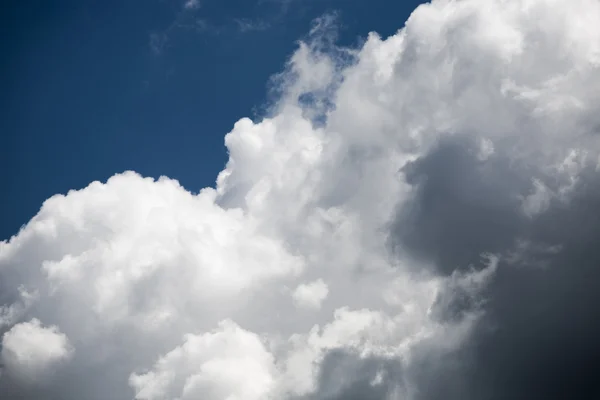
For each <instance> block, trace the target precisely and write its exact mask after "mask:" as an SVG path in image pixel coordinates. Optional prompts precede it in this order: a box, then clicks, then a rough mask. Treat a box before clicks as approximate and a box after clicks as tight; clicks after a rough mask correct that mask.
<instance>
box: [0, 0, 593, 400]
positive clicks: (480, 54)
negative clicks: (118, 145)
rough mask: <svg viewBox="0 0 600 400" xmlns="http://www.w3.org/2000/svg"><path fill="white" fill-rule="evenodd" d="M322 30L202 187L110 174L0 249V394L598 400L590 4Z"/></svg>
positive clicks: (457, 12) (436, 11)
mask: <svg viewBox="0 0 600 400" xmlns="http://www.w3.org/2000/svg"><path fill="white" fill-rule="evenodd" d="M331 23H332V20H331V19H329V18H323V19H320V20H319V21H317V23H316V24H315V28H314V29H313V30H312V31H311V33H310V35H309V38H308V40H307V41H306V42H305V43H302V44H301V45H300V46H299V49H298V50H297V51H296V52H295V53H294V54H293V55H292V57H291V58H290V61H289V63H288V68H287V69H286V71H284V72H283V73H282V74H281V75H279V76H278V77H277V79H275V80H274V82H276V84H277V85H278V87H277V89H278V90H279V93H280V96H279V98H278V100H277V101H276V102H275V103H274V104H273V106H272V109H271V112H270V115H268V116H267V117H266V118H264V119H262V120H260V121H252V120H250V119H247V118H243V119H241V120H239V121H238V122H237V123H236V124H235V126H234V127H233V129H232V131H231V132H229V133H228V134H227V135H226V136H225V143H226V146H227V148H228V150H229V161H228V163H227V166H226V167H225V169H224V170H223V171H222V172H221V173H220V174H219V176H218V178H217V182H216V186H215V188H204V189H202V190H200V191H199V192H198V193H196V194H194V193H191V192H189V191H187V190H185V189H184V188H182V187H181V186H180V185H179V184H178V183H177V182H176V181H174V180H171V179H168V178H161V179H159V180H153V179H150V178H143V177H141V176H139V175H137V174H135V173H133V172H127V173H123V174H118V175H115V176H113V177H112V178H110V179H109V180H108V181H107V182H106V183H100V182H94V183H91V184H90V185H89V186H88V187H86V188H84V189H81V190H76V191H71V192H69V193H68V194H66V195H57V196H54V197H52V198H50V199H48V200H47V201H46V202H45V203H44V205H43V206H42V208H41V210H40V212H39V213H38V214H37V215H36V216H35V217H34V218H33V219H32V220H31V221H30V222H29V223H28V224H27V225H26V226H24V228H23V229H22V230H21V231H20V232H19V233H18V234H17V235H15V236H14V237H13V238H11V239H10V240H9V241H5V242H2V243H0V304H1V307H0V334H1V335H2V350H1V352H0V354H1V357H2V363H3V364H2V369H3V371H2V376H1V377H0V391H2V392H3V393H9V394H11V396H13V397H14V398H25V399H38V398H39V399H41V398H56V399H65V400H70V399H80V398H86V399H91V400H94V399H105V398H114V399H124V398H132V397H135V398H137V399H140V400H158V399H193V398H194V399H195V398H199V397H202V398H206V399H209V400H213V399H214V400H217V399H218V400H221V399H222V400H246V399H250V400H252V399H273V400H284V399H290V400H292V399H293V400H300V399H312V400H325V399H328V400H334V399H357V400H358V399H361V400H362V399H375V400H396V399H410V400H421V399H423V400H429V399H432V400H433V399H442V398H443V399H506V398H511V399H531V398H549V397H556V396H559V397H560V396H563V397H566V396H571V395H572V394H573V393H575V392H578V393H581V395H580V396H579V397H581V398H595V397H593V395H594V393H596V394H597V393H598V391H597V390H598V389H596V387H597V386H596V384H595V381H594V376H593V373H592V372H591V371H592V370H593V369H592V368H591V367H590V366H591V365H594V363H595V362H596V361H597V360H598V359H600V346H599V345H598V343H597V339H596V338H597V337H598V336H599V334H600V323H598V322H597V321H600V315H599V313H600V312H599V311H598V310H597V307H596V306H595V305H596V304H597V303H598V301H599V300H600V298H599V297H600V295H599V294H597V293H600V292H599V291H598V290H597V284H596V282H598V278H600V273H599V272H598V271H600V269H599V267H598V266H599V265H600V252H599V251H598V250H597V246H595V244H596V240H597V238H598V237H600V220H598V217H597V215H600V214H599V213H598V211H600V192H599V191H598V189H597V188H598V187H600V186H599V185H598V184H599V183H600V182H599V175H598V169H599V168H600V167H599V160H600V158H599V155H600V152H599V141H598V136H597V135H598V127H599V126H600V120H599V117H598V113H597V112H596V110H597V109H598V106H600V96H599V95H598V93H600V72H599V71H600V3H598V2H597V1H595V0H569V1H567V0H527V1H526V0H513V1H511V2H507V1H501V0H462V1H458V0H437V1H433V2H432V3H430V4H426V5H422V6H420V7H419V8H417V9H416V10H415V11H414V13H413V14H412V15H411V17H410V19H409V20H408V21H407V22H406V25H405V27H404V28H403V29H401V30H399V31H398V33H397V34H396V35H393V36H391V37H389V38H387V39H382V38H380V37H378V36H377V35H376V34H371V35H370V36H369V37H368V39H367V40H366V42H365V43H364V44H363V45H362V46H361V47H360V48H357V49H342V48H338V47H336V46H335V42H334V40H333V39H332V36H331ZM41 343H44V345H43V346H42V345H41ZM48 370H52V374H51V377H49V378H47V379H43V378H41V375H44V374H45V372H46V371H48ZM594 390H595V391H596V392H594Z"/></svg>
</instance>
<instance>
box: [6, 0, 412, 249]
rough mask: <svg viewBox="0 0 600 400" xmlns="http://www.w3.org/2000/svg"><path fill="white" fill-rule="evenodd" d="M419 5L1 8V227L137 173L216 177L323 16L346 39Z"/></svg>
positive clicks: (194, 183)
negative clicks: (57, 197) (227, 138)
mask: <svg viewBox="0 0 600 400" xmlns="http://www.w3.org/2000/svg"><path fill="white" fill-rule="evenodd" d="M418 3H419V2H418V1H388V0H370V1H363V0H346V1H341V0H338V1H332V0H292V1H287V2H285V3H283V2H281V1H278V0H258V1H249V0H237V1H234V0H225V1H216V0H205V1H203V2H202V4H201V5H200V6H199V7H188V8H186V7H185V1H181V0H143V1H142V0H130V1H118V2H117V1H114V2H105V1H90V0H61V1H57V0H54V1H52V0H51V1H34V2H13V5H12V7H7V8H5V9H4V11H3V13H2V29H3V30H4V35H3V36H4V37H5V38H10V39H8V40H3V41H2V44H0V46H1V51H2V54H3V60H4V62H3V63H2V74H1V75H0V79H2V88H3V90H2V92H1V94H0V98H1V100H2V107H1V111H0V112H1V113H2V115H1V116H0V121H1V122H0V123H1V125H0V130H1V132H2V135H3V145H2V147H1V152H2V153H1V157H0V163H1V167H2V170H3V171H4V173H3V174H2V177H1V178H0V179H1V181H0V185H1V187H2V188H3V196H2V200H1V201H2V204H1V207H0V210H1V211H0V213H1V214H0V221H1V223H0V237H2V238H3V239H6V238H8V237H10V236H11V235H13V234H15V233H17V231H18V229H19V227H20V226H21V225H22V224H23V223H25V222H26V221H28V220H29V219H30V218H31V217H32V216H33V215H34V214H35V213H36V212H37V211H38V209H39V207H40V206H41V204H42V202H43V201H44V200H45V199H47V198H48V197H50V196H52V195H53V194H55V193H66V192H67V191H68V190H69V189H77V188H82V187H85V186H86V185H87V184H88V183H90V182H91V181H94V180H106V179H107V178H108V177H110V176H112V175H113V174H115V173H119V172H123V171H125V170H135V171H137V172H139V173H141V174H143V175H145V176H153V177H158V176H160V175H167V176H169V177H172V178H175V179H178V180H179V181H180V182H181V183H182V184H183V185H184V186H185V187H186V188H187V189H189V190H191V191H194V192H195V191H197V190H198V189H200V188H202V187H205V186H210V185H213V182H214V180H215V177H216V174H217V173H218V172H219V171H220V170H221V169H222V167H223V165H224V163H225V162H226V153H225V147H224V145H223V136H224V135H225V134H226V133H227V132H228V131H229V130H230V129H231V128H232V126H233V124H234V122H235V121H237V120H238V119H239V118H241V117H244V116H251V117H252V116H256V115H257V113H259V112H260V106H261V105H263V104H265V102H266V101H267V85H268V80H269V77H270V76H271V75H272V74H274V73H276V72H279V71H280V70H281V69H282V68H283V65H284V63H285V60H286V58H287V57H288V56H289V55H290V54H291V52H292V51H293V50H294V48H295V46H296V41H297V40H298V39H301V38H302V36H303V35H305V34H306V33H307V31H308V29H309V27H310V22H311V20H313V19H314V18H316V17H318V16H320V15H322V14H324V13H328V12H337V13H339V20H340V23H341V29H340V41H341V42H342V43H345V44H352V43H355V42H356V41H357V40H358V39H359V38H361V37H365V36H366V34H367V33H368V32H369V31H377V32H379V33H380V34H381V35H383V36H387V35H389V34H392V33H394V32H395V31H396V30H397V29H399V28H400V27H401V26H402V25H403V23H404V21H405V20H406V18H407V16H408V15H409V14H410V12H412V10H414V8H415V6H416V5H417V4H418Z"/></svg>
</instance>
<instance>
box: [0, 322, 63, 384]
mask: <svg viewBox="0 0 600 400" xmlns="http://www.w3.org/2000/svg"><path fill="white" fill-rule="evenodd" d="M72 352H73V349H72V347H71V345H70V343H69V339H68V338H67V337H66V336H65V335H64V334H63V333H61V332H60V331H59V330H58V328H57V327H56V326H50V327H44V326H42V324H41V322H40V321H39V320H37V319H35V318H34V319H32V320H31V321H29V322H21V323H18V324H16V325H14V326H13V327H12V328H11V329H10V330H9V331H8V332H6V333H5V334H4V335H3V336H2V352H1V353H0V359H2V363H3V364H4V365H5V366H6V368H7V370H8V371H9V372H10V373H11V374H13V375H14V377H15V378H17V379H19V380H25V381H27V383H32V382H34V381H36V380H40V379H44V378H46V377H47V375H48V374H49V373H50V372H51V370H52V368H55V367H56V366H57V364H59V363H60V362H62V361H65V360H67V359H68V358H69V357H70V356H71V353H72Z"/></svg>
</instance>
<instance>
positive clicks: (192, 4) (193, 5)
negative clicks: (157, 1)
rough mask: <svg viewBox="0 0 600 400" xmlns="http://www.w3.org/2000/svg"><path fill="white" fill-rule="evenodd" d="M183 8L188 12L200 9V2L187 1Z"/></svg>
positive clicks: (197, 0)
mask: <svg viewBox="0 0 600 400" xmlns="http://www.w3.org/2000/svg"><path fill="white" fill-rule="evenodd" d="M183 8H185V9H188V10H195V9H197V8H200V1H199V0H187V1H186V2H185V3H184V4H183Z"/></svg>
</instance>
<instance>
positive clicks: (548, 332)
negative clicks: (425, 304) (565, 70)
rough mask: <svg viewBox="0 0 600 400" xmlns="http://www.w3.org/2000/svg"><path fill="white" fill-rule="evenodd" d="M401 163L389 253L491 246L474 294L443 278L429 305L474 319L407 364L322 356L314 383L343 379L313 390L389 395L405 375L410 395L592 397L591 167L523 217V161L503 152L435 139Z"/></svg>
mask: <svg viewBox="0 0 600 400" xmlns="http://www.w3.org/2000/svg"><path fill="white" fill-rule="evenodd" d="M403 173H404V175H405V178H406V180H407V182H409V183H410V184H411V185H413V186H414V187H415V188H416V189H417V190H416V195H415V196H414V197H413V198H412V200H411V202H410V204H409V206H408V207H406V206H405V207H403V208H401V209H400V211H399V212H398V215H397V219H396V222H395V224H394V225H393V229H392V231H391V236H390V240H391V243H392V244H393V247H394V250H395V251H402V252H404V253H408V254H410V255H411V256H413V257H414V259H416V260H419V261H421V262H425V264H430V265H432V266H433V267H434V271H435V273H438V274H442V275H450V274H452V273H453V272H459V271H466V270H467V269H468V268H475V269H480V268H482V267H483V266H485V265H487V264H486V263H485V262H484V261H485V257H484V258H483V259H482V254H486V253H495V254H498V255H499V256H500V262H499V264H498V267H497V270H496V273H495V276H494V277H493V279H492V280H491V282H490V284H489V285H488V287H487V288H486V289H485V290H484V292H483V293H480V294H479V295H478V296H477V297H473V296H471V295H470V293H467V292H465V291H464V290H460V288H455V287H447V288H446V290H442V291H441V293H440V294H439V297H438V301H437V303H436V307H435V310H434V311H435V315H436V318H438V319H440V321H444V322H447V321H450V320H457V319H460V318H461V317H462V316H464V315H466V314H465V313H468V312H472V311H480V312H481V315H482V317H481V319H480V320H479V321H478V323H477V325H476V327H475V329H474V331H473V332H472V334H471V336H470V338H469V340H468V341H467V342H466V343H465V344H464V345H463V346H462V347H460V348H459V350H457V351H452V352H450V353H446V354H442V353H440V352H430V351H428V349H427V346H426V345H423V346H421V349H419V351H417V352H416V357H415V359H414V362H413V363H412V364H411V366H410V369H409V370H402V369H400V368H398V362H397V361H396V362H393V361H385V360H381V359H372V358H368V359H358V358H355V359H354V361H355V364H352V363H350V362H349V361H348V356H347V355H346V356H343V357H342V356H340V355H339V354H331V355H330V357H329V358H328V359H327V362H326V363H325V364H323V368H324V370H325V371H324V372H323V373H322V374H321V384H320V387H323V388H332V387H335V388H339V387H340V385H339V382H340V378H339V377H340V376H344V379H345V380H344V382H345V386H343V390H338V391H337V392H336V395H335V396H334V395H327V394H325V392H323V393H322V395H321V397H318V399H336V400H337V399H350V398H352V399H357V400H358V399H361V400H370V399H391V398H395V397H391V394H392V393H393V391H392V388H396V389H398V388H403V390H407V389H408V388H407V387H406V386H404V384H403V382H404V381H409V382H414V383H415V385H414V386H415V388H417V391H416V394H415V398H416V399H420V400H442V399H443V400H504V399H511V400H520V399H523V400H529V399H558V398H561V399H562V398H564V399H567V398H580V399H597V398H600V386H599V385H598V383H597V382H598V378H600V372H599V371H600V368H599V366H600V246H599V245H600V173H598V172H597V171H596V170H595V169H594V168H588V169H586V170H584V171H583V172H582V173H581V174H580V176H579V181H578V183H577V184H576V186H575V187H574V189H573V193H572V195H571V197H570V198H569V199H568V201H563V200H559V199H554V200H552V201H551V202H550V205H549V208H548V209H547V210H546V211H544V212H542V213H540V214H538V215H535V216H533V217H529V216H527V215H525V214H524V213H523V210H522V199H523V198H524V197H525V196H527V195H529V194H531V193H532V192H533V187H532V184H531V176H532V174H531V171H526V170H524V169H523V166H517V165H515V164H514V163H511V162H510V161H509V158H508V157H505V156H503V154H502V152H497V153H495V154H494V155H493V156H492V157H490V158H489V159H487V160H484V161H482V160H480V159H479V158H478V157H477V151H476V146H474V143H473V142H472V141H470V140H469V139H467V138H466V137H453V138H451V139H448V140H444V141H443V142H441V143H440V144H439V146H437V147H436V148H435V149H433V150H432V151H431V152H430V153H429V154H427V155H425V156H423V157H422V158H420V159H418V160H417V161H415V162H413V163H411V164H409V165H407V167H406V168H404V169H403ZM547 182H548V185H552V184H553V182H552V181H550V180H547ZM555 183H556V182H554V184H555ZM421 265H422V263H421ZM377 369H380V370H384V371H385V370H387V371H388V372H389V373H386V374H383V375H382V377H383V379H382V382H381V383H380V385H379V386H373V385H371V384H370V383H369V380H368V379H367V377H368V376H370V375H373V374H375V371H377ZM340 371H344V372H340ZM344 374H345V375H344ZM407 376H408V377H409V378H408V379H407V378H406V377H407ZM334 377H337V378H334Z"/></svg>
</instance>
